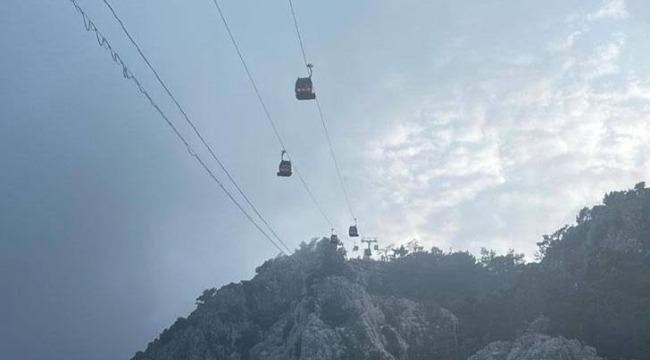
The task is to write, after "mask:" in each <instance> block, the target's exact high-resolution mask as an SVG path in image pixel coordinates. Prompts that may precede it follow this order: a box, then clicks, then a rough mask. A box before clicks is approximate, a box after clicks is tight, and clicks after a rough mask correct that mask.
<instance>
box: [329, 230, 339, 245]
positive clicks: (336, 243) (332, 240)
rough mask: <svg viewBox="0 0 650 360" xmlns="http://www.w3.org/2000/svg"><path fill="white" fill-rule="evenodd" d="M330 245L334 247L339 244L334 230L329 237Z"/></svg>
mask: <svg viewBox="0 0 650 360" xmlns="http://www.w3.org/2000/svg"><path fill="white" fill-rule="evenodd" d="M330 243H332V244H334V245H338V244H339V237H338V235H336V234H335V233H334V229H332V235H331V236H330Z"/></svg>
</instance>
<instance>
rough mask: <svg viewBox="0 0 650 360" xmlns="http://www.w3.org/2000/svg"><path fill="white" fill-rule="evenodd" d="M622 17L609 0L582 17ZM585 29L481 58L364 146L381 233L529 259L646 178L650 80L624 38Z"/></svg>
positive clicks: (621, 7) (620, 6)
mask: <svg viewBox="0 0 650 360" xmlns="http://www.w3.org/2000/svg"><path fill="white" fill-rule="evenodd" d="M626 16H627V10H626V4H625V2H624V1H607V2H604V3H603V5H602V6H601V8H600V9H599V10H598V11H596V12H595V13H593V14H589V15H586V16H582V19H585V18H589V19H592V20H595V19H604V18H615V19H620V18H624V17H626ZM577 18H578V17H574V18H573V20H571V22H574V21H578V20H575V19H577ZM567 27H569V28H574V29H575V24H573V23H570V24H567ZM564 30H566V29H557V32H558V33H561V32H563V31H564ZM589 32H590V28H589V27H587V26H582V25H579V30H573V31H572V32H571V35H570V36H569V38H567V39H566V40H567V41H566V42H565V46H563V47H562V51H558V49H559V48H557V47H553V46H549V47H546V51H540V52H539V53H537V54H527V53H526V55H525V56H522V57H520V58H519V59H518V58H517V56H514V57H509V56H504V57H500V58H495V57H490V56H488V55H486V56H485V59H484V63H483V68H482V70H483V71H482V72H480V73H479V74H478V75H477V77H476V78H473V79H471V80H463V82H461V83H459V82H454V83H451V84H445V85H444V86H445V87H442V86H443V85H442V84H438V86H439V87H438V88H435V89H432V90H431V95H430V96H428V97H425V101H424V102H423V103H420V104H419V105H418V108H417V109H416V110H414V111H412V112H410V113H404V114H402V115H401V116H400V117H399V118H398V119H395V120H394V126H392V127H389V129H388V130H387V131H386V132H385V133H384V134H381V135H380V136H378V137H376V138H375V139H374V141H371V142H369V144H368V147H369V154H373V155H372V156H369V157H368V160H369V164H370V165H368V168H367V169H365V170H366V172H367V173H371V174H376V180H369V181H370V184H369V185H370V187H369V189H372V190H369V193H370V192H371V193H372V195H370V196H375V199H374V200H372V201H375V202H376V203H381V204H382V207H381V208H380V209H379V211H380V213H382V214H384V216H386V217H391V218H393V219H395V220H396V222H395V223H392V222H391V225H390V228H389V226H388V225H383V224H382V225H380V226H384V227H385V228H384V229H383V230H382V231H381V233H384V234H386V236H388V237H391V238H399V239H405V240H406V239H410V238H411V237H419V238H420V239H424V240H426V241H427V246H432V245H436V246H439V247H441V248H447V247H449V246H453V247H454V248H455V249H464V248H468V247H469V248H470V250H472V251H477V250H478V248H480V247H481V246H485V247H492V248H495V249H498V250H505V249H507V248H510V247H514V248H516V249H518V250H523V251H525V252H526V253H527V254H528V255H529V256H531V255H532V254H533V253H534V251H535V245H534V243H535V242H536V241H538V240H539V239H540V238H541V235H542V234H544V233H549V232H552V231H553V230H554V229H557V228H559V227H561V226H562V225H563V223H565V222H570V221H572V219H573V216H575V213H576V212H577V210H579V209H580V208H581V207H583V206H587V205H593V204H594V203H595V202H596V201H597V199H599V198H600V197H601V196H602V195H603V194H604V193H605V192H606V191H611V190H615V189H619V188H622V187H626V186H632V185H633V184H634V183H635V182H636V181H639V180H642V179H643V178H644V177H646V176H648V175H650V156H648V155H646V154H649V153H650V121H649V120H650V107H649V106H647V105H646V102H647V100H648V99H650V81H641V80H639V79H638V78H636V77H635V76H634V72H633V70H632V69H629V68H627V67H626V65H625V64H624V63H623V62H622V61H621V58H622V54H624V53H625V50H626V45H627V38H626V36H625V35H624V34H622V33H616V32H614V33H610V34H609V35H605V36H606V38H602V36H601V37H598V36H592V35H594V34H589V35H590V36H589V37H587V36H586V35H587V34H588V33H589ZM549 36H551V35H549ZM542 48H543V47H542ZM510 53H511V54H524V53H523V52H520V51H517V49H513V51H511V52H510ZM474 60H475V59H474Z"/></svg>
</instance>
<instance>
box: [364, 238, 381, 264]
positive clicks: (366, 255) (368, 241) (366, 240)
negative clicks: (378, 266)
mask: <svg viewBox="0 0 650 360" xmlns="http://www.w3.org/2000/svg"><path fill="white" fill-rule="evenodd" d="M361 242H362V243H366V244H368V248H366V249H364V250H363V258H364V260H368V259H370V257H371V256H372V250H371V246H372V244H375V246H374V247H373V248H374V249H375V250H379V245H377V238H371V237H364V238H363V240H361Z"/></svg>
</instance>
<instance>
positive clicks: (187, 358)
mask: <svg viewBox="0 0 650 360" xmlns="http://www.w3.org/2000/svg"><path fill="white" fill-rule="evenodd" d="M538 246H539V253H538V257H539V258H540V261H538V262H531V263H525V262H524V261H523V255H521V254H517V253H516V252H514V251H510V252H509V253H508V254H505V255H496V254H495V253H494V252H492V251H489V250H483V251H482V256H481V257H480V258H476V257H474V256H473V255H471V254H469V253H468V252H451V253H445V252H443V251H442V250H440V249H438V248H435V247H434V248H432V249H430V250H428V251H415V252H412V253H408V254H405V252H404V251H396V252H395V254H396V255H395V256H394V257H393V258H392V259H391V260H390V261H374V260H370V259H366V260H359V259H351V260H348V259H346V254H345V250H344V249H343V248H340V247H337V246H336V245H333V244H332V243H330V241H329V240H328V239H322V240H320V241H317V240H315V239H314V240H312V241H311V242H309V243H303V244H302V245H301V247H300V249H299V250H298V251H296V252H295V253H294V254H293V255H291V256H288V257H287V256H281V257H277V258H275V259H272V260H268V261H266V262H265V263H264V264H263V265H261V266H260V267H259V268H257V270H256V273H257V275H256V276H255V277H254V278H253V279H251V280H250V281H242V282H240V283H236V284H235V283H233V284H230V285H226V286H224V287H222V288H220V289H214V288H213V289H209V290H206V291H204V292H203V294H202V295H201V296H199V297H198V298H197V301H196V304H197V308H196V310H195V311H194V312H192V314H190V315H189V316H188V317H187V318H179V319H178V320H177V321H176V322H175V323H174V324H173V325H172V326H171V327H170V328H168V329H166V330H165V331H163V332H162V334H161V335H160V336H159V337H158V339H156V340H155V341H153V342H151V343H150V344H149V345H148V347H147V349H146V351H144V352H138V353H137V354H136V355H135V357H134V358H133V360H221V359H224V360H225V359H250V360H257V359H260V360H261V359H273V360H275V359H277V360H280V359H296V360H298V359H300V360H320V359H322V360H325V359H328V360H335V359H349V360H366V359H367V360H371V359H382V360H396V359H400V360H407V359H410V360H425V359H429V360H432V359H468V358H469V359H470V360H496V359H506V358H507V359H517V360H539V359H568V360H572V359H575V360H585V359H587V360H597V359H603V358H607V359H639V360H644V359H650V327H648V324H650V306H648V305H650V261H649V260H650V189H646V188H645V183H639V184H637V185H636V186H635V187H634V189H631V190H627V191H617V192H611V193H608V194H607V195H606V196H605V198H604V199H603V204H602V205H597V206H594V207H592V208H590V209H589V208H584V209H583V210H581V211H580V213H579V214H578V215H577V217H576V223H575V224H573V225H571V226H565V227H562V228H561V229H560V230H558V231H556V232H553V233H552V234H551V235H547V236H544V239H543V241H541V242H540V243H539V244H538ZM584 344H588V345H589V346H587V345H584ZM594 347H596V348H597V350H596V349H595V348H594ZM598 354H600V356H601V357H599V356H598Z"/></svg>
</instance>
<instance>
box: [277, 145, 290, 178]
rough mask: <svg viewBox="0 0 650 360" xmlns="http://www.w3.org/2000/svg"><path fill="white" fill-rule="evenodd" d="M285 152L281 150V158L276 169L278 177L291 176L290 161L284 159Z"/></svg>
mask: <svg viewBox="0 0 650 360" xmlns="http://www.w3.org/2000/svg"><path fill="white" fill-rule="evenodd" d="M285 153H286V151H284V150H282V157H281V159H280V166H279V167H278V176H282V177H289V176H291V174H292V172H291V161H289V160H285V159H284V154H285Z"/></svg>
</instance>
